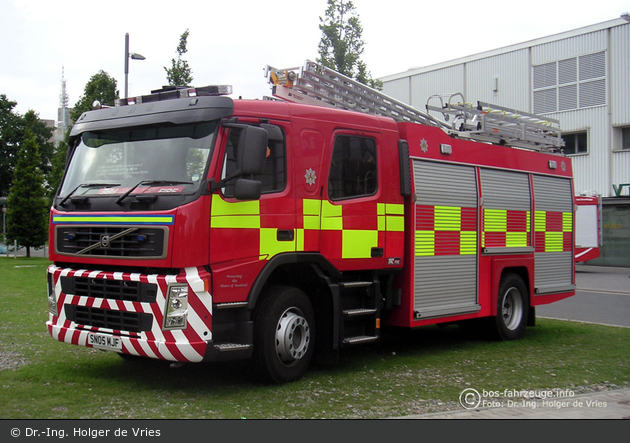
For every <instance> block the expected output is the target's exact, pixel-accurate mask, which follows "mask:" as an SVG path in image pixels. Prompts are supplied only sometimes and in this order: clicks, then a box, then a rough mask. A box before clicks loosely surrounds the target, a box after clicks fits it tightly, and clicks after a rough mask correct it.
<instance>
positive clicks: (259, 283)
mask: <svg viewBox="0 0 630 443" xmlns="http://www.w3.org/2000/svg"><path fill="white" fill-rule="evenodd" d="M339 276H340V273H339V271H338V270H337V269H336V268H335V267H334V266H333V265H332V264H331V263H330V262H329V261H328V260H326V258H325V257H323V256H322V255H320V254H317V253H287V254H279V255H277V256H275V257H273V258H272V259H271V260H269V263H267V265H266V266H265V267H264V268H263V270H262V271H261V273H260V274H259V275H258V277H257V278H256V280H255V281H254V284H253V285H252V289H251V291H250V294H249V298H248V310H249V312H250V313H251V315H252V318H253V313H254V311H255V309H256V307H257V306H258V305H259V304H260V303H261V301H262V299H261V297H264V294H265V290H266V289H267V288H269V287H271V286H292V287H295V288H298V289H300V290H302V291H303V292H304V293H305V294H306V296H307V297H308V298H309V301H310V302H311V306H312V307H313V310H314V311H315V324H316V325H317V326H318V327H317V329H318V337H317V338H316V343H317V348H316V354H320V353H324V352H328V351H330V350H332V349H337V347H338V346H337V343H338V337H339V325H340V318H341V308H340V306H341V304H340V296H339V289H338V286H337V284H336V283H335V282H336V281H338V280H339Z"/></svg>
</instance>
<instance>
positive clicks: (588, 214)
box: [575, 195, 603, 262]
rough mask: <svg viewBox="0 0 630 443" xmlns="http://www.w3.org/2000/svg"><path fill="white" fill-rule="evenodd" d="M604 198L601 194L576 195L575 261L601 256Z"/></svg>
mask: <svg viewBox="0 0 630 443" xmlns="http://www.w3.org/2000/svg"><path fill="white" fill-rule="evenodd" d="M602 236H603V232H602V198H601V196H599V195H590V196H589V195H576V196H575V261H576V262H585V261H589V260H593V259H595V258H598V257H599V256H600V248H601V245H602Z"/></svg>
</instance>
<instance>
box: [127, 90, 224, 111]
mask: <svg viewBox="0 0 630 443" xmlns="http://www.w3.org/2000/svg"><path fill="white" fill-rule="evenodd" d="M230 94H232V86H231V85H209V86H201V87H198V88H190V87H182V86H177V87H175V86H164V87H163V88H162V89H157V90H154V91H151V94H150V95H142V96H138V97H128V98H120V99H116V107H119V106H130V105H136V104H140V103H152V102H159V101H163V100H172V99H176V98H187V97H202V96H218V95H230Z"/></svg>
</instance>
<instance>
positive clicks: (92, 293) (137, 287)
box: [61, 277, 158, 303]
mask: <svg viewBox="0 0 630 443" xmlns="http://www.w3.org/2000/svg"><path fill="white" fill-rule="evenodd" d="M157 289H158V288H157V285H156V284H153V283H142V282H138V281H124V280H106V279H103V278H87V277H61V291H62V292H63V293H64V294H71V295H77V296H84V297H96V298H105V299H108V300H123V301H135V302H146V303H154V302H155V297H156V295H157Z"/></svg>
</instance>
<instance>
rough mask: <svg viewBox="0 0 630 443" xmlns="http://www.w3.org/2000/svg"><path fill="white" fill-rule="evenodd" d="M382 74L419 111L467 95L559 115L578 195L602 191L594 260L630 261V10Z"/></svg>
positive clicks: (387, 88)
mask: <svg viewBox="0 0 630 443" xmlns="http://www.w3.org/2000/svg"><path fill="white" fill-rule="evenodd" d="M380 80H382V82H383V92H384V93H386V94H387V95H389V96H391V97H393V98H396V99H398V100H400V101H402V102H405V103H408V104H410V105H412V106H414V107H416V108H419V109H426V105H427V103H428V102H431V101H435V100H436V97H434V96H435V94H445V93H461V94H462V95H463V96H464V97H465V100H466V102H470V103H472V104H476V103H477V101H483V102H487V103H492V104H496V105H499V106H503V107H509V108H513V109H518V110H521V111H523V112H528V113H534V114H539V115H544V116H546V117H548V118H552V119H557V120H559V122H560V127H561V129H562V136H563V139H564V141H565V148H564V153H565V154H566V155H569V156H571V158H572V162H573V170H574V177H575V180H574V188H575V193H576V194H578V195H579V194H585V195H601V196H602V197H603V206H604V211H603V212H604V217H603V218H604V220H603V226H602V228H603V238H604V242H603V248H602V257H601V258H599V259H597V260H594V261H593V262H592V263H591V262H589V263H591V264H602V265H610V266H628V267H630V14H628V13H624V14H622V15H621V16H620V17H619V18H616V19H614V20H609V21H606V22H603V23H598V24H594V25H590V26H586V27H583V28H579V29H575V30H571V31H567V32H563V33H560V34H555V35H550V36H546V37H541V38H538V39H535V40H531V41H527V42H523V43H519V44H515V45H511V46H507V47H503V48H497V49H495V50H491V51H486V52H483V53H479V54H474V55H470V56H467V57H463V58H459V59H456V60H451V61H445V62H443V63H439V64H435V65H432V66H427V67H422V68H414V69H410V70H408V71H405V72H402V73H399V74H393V75H389V76H387V77H383V78H381V79H380ZM432 97H433V98H432ZM438 103H439V102H438ZM432 104H433V105H435V104H436V103H435V102H433V103H432Z"/></svg>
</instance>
